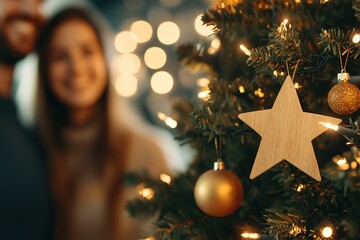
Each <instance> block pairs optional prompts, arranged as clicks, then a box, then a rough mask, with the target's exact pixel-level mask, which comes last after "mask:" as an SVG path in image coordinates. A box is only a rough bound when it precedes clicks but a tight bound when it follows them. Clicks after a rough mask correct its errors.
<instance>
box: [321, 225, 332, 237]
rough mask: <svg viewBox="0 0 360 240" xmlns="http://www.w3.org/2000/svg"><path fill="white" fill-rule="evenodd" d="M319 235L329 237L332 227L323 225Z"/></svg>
mask: <svg viewBox="0 0 360 240" xmlns="http://www.w3.org/2000/svg"><path fill="white" fill-rule="evenodd" d="M321 235H322V236H323V237H324V238H330V237H331V236H332V235H333V229H332V228H331V227H324V228H323V230H322V231H321Z"/></svg>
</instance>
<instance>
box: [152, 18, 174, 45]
mask: <svg viewBox="0 0 360 240" xmlns="http://www.w3.org/2000/svg"><path fill="white" fill-rule="evenodd" d="M157 36H158V39H159V41H160V42H161V43H163V44H165V45H171V44H174V43H176V42H177V41H178V40H179V37H180V28H179V27H178V25H177V24H176V23H174V22H170V21H167V22H163V23H161V24H160V25H159V27H158V29H157Z"/></svg>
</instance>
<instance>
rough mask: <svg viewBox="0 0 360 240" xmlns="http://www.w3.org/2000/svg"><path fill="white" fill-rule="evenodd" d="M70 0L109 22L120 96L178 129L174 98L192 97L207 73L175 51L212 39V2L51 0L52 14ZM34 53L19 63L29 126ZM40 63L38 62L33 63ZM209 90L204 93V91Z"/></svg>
mask: <svg viewBox="0 0 360 240" xmlns="http://www.w3.org/2000/svg"><path fill="white" fill-rule="evenodd" d="M68 4H80V5H81V4H85V5H89V4H90V5H91V6H92V7H93V8H95V10H96V11H98V12H99V13H100V16H101V17H102V18H103V19H104V20H105V22H106V23H107V25H108V28H109V29H111V31H112V35H111V39H110V41H108V42H109V43H108V44H111V45H112V46H107V47H109V49H111V58H110V59H109V64H110V68H111V72H112V75H113V78H114V86H115V88H116V91H117V93H118V94H119V96H120V97H121V98H126V99H128V100H129V101H131V102H132V103H134V104H135V105H134V106H135V107H137V108H138V110H139V112H140V113H141V115H142V116H143V117H144V118H145V119H146V120H147V121H148V122H150V123H152V124H154V125H157V126H160V127H164V128H174V127H176V122H174V121H172V120H171V112H172V110H171V107H172V102H173V100H174V99H175V98H178V97H180V98H186V99H189V100H192V99H194V98H197V97H198V94H199V91H201V89H203V86H206V85H207V81H208V80H207V79H206V75H205V74H204V73H201V72H197V73H195V72H190V70H189V69H186V68H185V67H183V66H181V65H180V63H179V62H178V61H177V57H176V49H177V47H178V46H179V45H180V44H184V43H187V42H203V41H209V42H210V41H213V43H212V44H213V45H214V49H215V48H216V45H217V42H216V39H213V38H212V37H211V36H210V37H209V35H211V33H212V29H211V27H207V26H203V25H202V22H201V19H200V18H201V15H202V14H203V12H204V11H205V10H206V9H208V8H210V7H212V6H213V5H214V1H211V0H72V1H69V0H61V1H60V0H47V1H45V4H44V11H45V12H46V14H47V15H48V16H50V15H51V14H52V13H54V12H56V11H57V10H58V9H59V8H61V7H63V6H66V5H68ZM34 64H36V56H29V57H28V58H27V59H25V60H24V61H23V63H21V65H20V66H19V67H18V68H19V69H20V70H18V71H16V73H17V75H16V76H17V77H16V79H23V78H26V80H25V81H19V82H18V87H17V88H16V100H17V101H18V102H19V105H20V109H21V110H20V115H21V117H22V119H23V121H24V123H25V124H26V125H31V123H32V114H31V109H32V104H33V99H34V94H35V93H34V89H35V88H36V86H35V84H34V82H35V81H34V80H31V79H29V78H36V67H34ZM35 66H36V65H35ZM201 94H205V95H206V92H202V93H200V97H201Z"/></svg>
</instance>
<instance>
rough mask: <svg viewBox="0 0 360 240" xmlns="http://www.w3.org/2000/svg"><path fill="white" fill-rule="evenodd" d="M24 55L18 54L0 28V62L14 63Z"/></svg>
mask: <svg viewBox="0 0 360 240" xmlns="http://www.w3.org/2000/svg"><path fill="white" fill-rule="evenodd" d="M25 56H26V54H19V53H17V52H16V51H15V50H14V49H13V47H12V46H11V45H10V44H9V42H8V40H7V39H6V37H5V36H4V33H3V32H2V31H1V30H0V63H3V64H6V65H15V63H16V62H18V61H19V60H21V59H23V58H24V57H25Z"/></svg>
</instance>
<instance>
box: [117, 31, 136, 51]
mask: <svg viewBox="0 0 360 240" xmlns="http://www.w3.org/2000/svg"><path fill="white" fill-rule="evenodd" d="M136 47H137V40H136V36H135V34H133V33H132V32H130V31H122V32H119V33H118V34H117V35H116V37H115V48H116V50H117V51H118V52H119V53H131V52H133V51H134V50H135V49H136Z"/></svg>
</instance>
